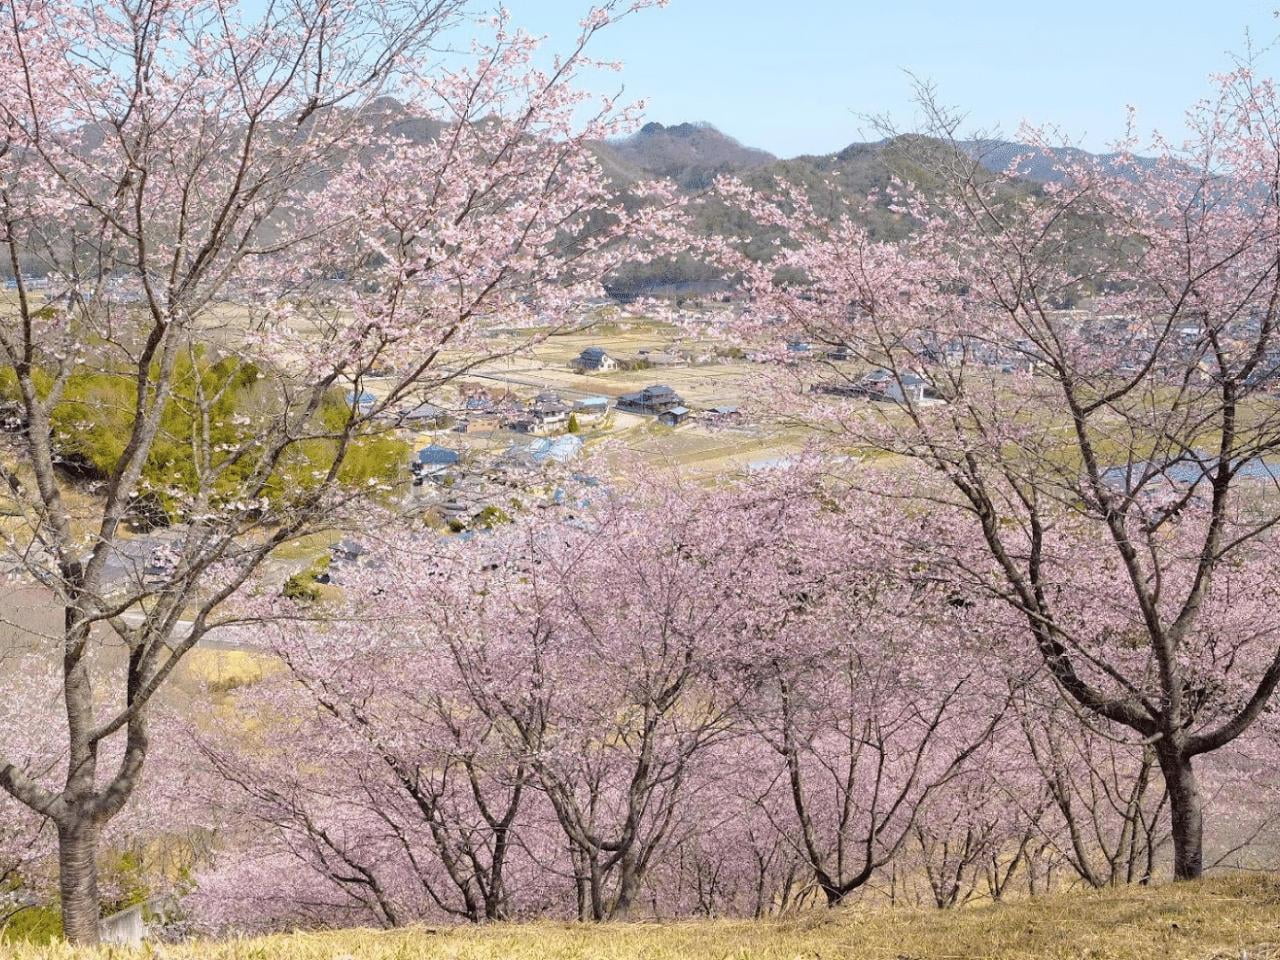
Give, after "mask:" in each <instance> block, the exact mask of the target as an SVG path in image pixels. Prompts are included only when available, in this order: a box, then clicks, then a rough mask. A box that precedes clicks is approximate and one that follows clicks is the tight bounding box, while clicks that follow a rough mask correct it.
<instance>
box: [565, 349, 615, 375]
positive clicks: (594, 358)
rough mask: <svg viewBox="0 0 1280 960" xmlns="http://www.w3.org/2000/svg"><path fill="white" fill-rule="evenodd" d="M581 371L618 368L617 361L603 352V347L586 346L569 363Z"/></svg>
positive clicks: (602, 371) (593, 371)
mask: <svg viewBox="0 0 1280 960" xmlns="http://www.w3.org/2000/svg"><path fill="white" fill-rule="evenodd" d="M570 366H572V367H573V368H575V369H576V370H580V371H582V372H583V373H607V372H608V371H610V370H617V369H618V361H617V360H615V359H614V358H613V357H611V356H609V354H608V353H606V352H605V349H604V347H587V349H585V350H583V351H582V353H580V354H578V356H577V357H575V358H574V360H573V361H572V362H571V363H570Z"/></svg>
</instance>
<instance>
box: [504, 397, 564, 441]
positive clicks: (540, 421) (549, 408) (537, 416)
mask: <svg viewBox="0 0 1280 960" xmlns="http://www.w3.org/2000/svg"><path fill="white" fill-rule="evenodd" d="M571 413H573V408H572V407H571V406H569V404H567V403H565V402H564V400H562V399H561V397H560V395H559V394H558V393H551V392H546V393H540V394H538V395H537V396H536V397H534V398H533V402H532V403H530V404H529V407H528V409H527V410H526V411H525V415H524V416H523V417H521V418H520V419H519V420H517V421H516V422H515V423H514V424H512V426H513V427H514V429H516V430H519V431H520V432H521V433H551V432H553V431H555V430H559V429H563V428H564V427H566V426H568V424H569V415H570V414H571Z"/></svg>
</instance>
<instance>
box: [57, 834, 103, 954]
mask: <svg viewBox="0 0 1280 960" xmlns="http://www.w3.org/2000/svg"><path fill="white" fill-rule="evenodd" d="M97 854H98V825H97V824H96V823H94V822H93V821H92V820H90V819H87V818H74V819H72V820H71V821H69V822H68V823H67V824H66V825H65V826H59V827H58V889H59V893H60V895H61V898H62V934H63V936H64V937H66V938H67V940H68V941H70V942H71V943H74V944H77V945H87V944H96V943H97V942H98V909H99V907H98V860H97Z"/></svg>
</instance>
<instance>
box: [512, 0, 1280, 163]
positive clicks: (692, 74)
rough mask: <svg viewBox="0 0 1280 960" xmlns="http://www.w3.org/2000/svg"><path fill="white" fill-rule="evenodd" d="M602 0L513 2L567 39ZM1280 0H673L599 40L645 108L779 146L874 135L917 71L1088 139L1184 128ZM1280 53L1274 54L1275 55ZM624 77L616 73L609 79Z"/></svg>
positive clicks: (1016, 115) (1274, 27)
mask: <svg viewBox="0 0 1280 960" xmlns="http://www.w3.org/2000/svg"><path fill="white" fill-rule="evenodd" d="M589 3H590V0H506V5H507V8H508V10H509V11H510V12H511V14H512V17H513V19H514V20H515V21H516V22H517V23H519V24H521V25H522V26H525V27H527V28H529V29H531V30H533V31H534V32H537V33H545V34H548V35H549V38H550V41H551V43H552V45H553V46H555V45H557V44H556V41H557V40H558V41H559V45H560V46H563V44H564V43H565V42H567V41H568V39H570V38H571V37H572V36H573V35H574V34H575V33H576V23H577V20H578V19H579V18H580V16H581V14H582V12H583V11H584V10H585V8H586V7H587V6H589ZM1276 7H1280V0H1216V2H1214V0H1204V2H1196V0H1163V2H1159V0H1109V2H1104V0H1075V2H1071V3H1047V2H1044V0H1040V2H1026V0H1024V2H1021V3H1008V2H994V0H968V2H954V3H952V2H945V0H932V2H924V0H888V2H871V0H779V2H767V0H671V4H670V6H669V7H668V8H667V9H665V10H652V11H646V12H644V13H642V14H639V15H637V16H636V17H634V18H633V19H631V20H628V21H627V22H625V23H623V24H620V25H618V26H617V27H616V28H613V29H612V30H611V31H610V32H609V33H608V34H607V35H606V36H604V37H602V38H601V40H600V43H599V45H598V47H597V48H596V50H597V53H599V54H600V55H602V56H606V57H608V58H616V59H620V60H622V61H624V62H625V63H626V69H625V70H624V72H623V74H622V77H621V82H623V83H625V86H626V91H627V94H628V96H631V97H644V98H646V99H647V100H648V101H649V111H648V114H649V119H652V120H658V121H661V122H663V123H677V122H680V121H684V120H707V121H710V122H712V123H714V124H715V125H716V126H718V127H719V128H720V129H722V130H724V131H725V132H726V133H729V134H732V135H733V136H735V137H737V138H738V139H739V140H741V141H743V142H744V143H747V144H749V145H751V146H759V147H763V148H765V149H767V150H770V151H772V152H774V153H777V154H780V155H783V156H792V155H795V154H799V153H825V152H828V151H832V150H837V149H839V148H841V147H843V146H845V145H847V144H848V143H850V142H852V141H854V140H860V139H867V138H868V137H870V136H872V135H873V134H872V131H871V130H869V129H868V127H867V124H866V123H865V121H864V120H863V119H861V116H862V115H864V114H867V113H881V112H884V111H889V112H891V113H893V114H894V115H895V116H897V117H900V118H901V119H902V120H904V121H910V119H911V117H912V107H911V102H910V83H909V81H908V79H907V78H906V76H905V75H904V74H903V71H904V70H908V69H909V70H911V71H913V72H915V73H917V74H919V75H921V76H922V77H926V78H929V79H931V80H933V81H935V82H936V83H937V84H938V87H939V90H940V93H941V95H942V98H943V100H944V101H945V102H947V103H949V104H954V105H956V106H961V107H963V108H964V109H965V110H966V111H967V112H968V114H969V115H970V117H971V118H972V121H973V123H974V124H975V125H980V126H984V127H990V126H996V125H998V126H999V127H1001V128H1002V129H1003V130H1004V132H1005V133H1006V134H1013V133H1015V132H1016V130H1017V127H1018V125H1019V123H1020V122H1021V121H1023V120H1030V121H1033V122H1036V123H1053V124H1057V125H1058V126H1059V127H1060V128H1061V129H1062V130H1063V132H1064V133H1066V134H1068V135H1069V136H1071V137H1073V138H1076V139H1078V140H1079V141H1080V142H1081V143H1082V145H1083V146H1086V147H1088V148H1090V149H1101V148H1104V147H1105V146H1106V145H1107V144H1108V143H1109V142H1111V141H1112V140H1113V139H1114V138H1115V137H1116V136H1117V135H1118V134H1119V133H1121V132H1122V130H1123V125H1124V121H1125V107H1126V106H1127V105H1130V104H1131V105H1133V106H1134V107H1136V108H1137V109H1138V111H1139V120H1140V124H1141V126H1142V128H1144V129H1149V128H1152V127H1156V128H1159V129H1161V130H1163V131H1168V132H1171V133H1173V134H1175V135H1180V134H1181V123H1182V116H1183V113H1184V111H1185V109H1186V107H1187V106H1188V105H1189V104H1190V103H1191V102H1192V101H1194V100H1195V99H1197V98H1199V97H1200V96H1203V95H1204V94H1205V93H1206V92H1207V91H1208V89H1209V87H1208V79H1207V78H1208V76H1209V74H1211V73H1213V72H1215V71H1221V70H1224V69H1226V68H1227V67H1229V66H1230V63H1231V60H1230V56H1229V55H1230V53H1231V52H1233V51H1240V50H1242V49H1243V48H1244V44H1245V31H1246V30H1249V31H1250V32H1251V34H1252V36H1253V38H1254V41H1255V43H1258V44H1269V43H1270V42H1271V41H1272V40H1273V39H1274V37H1275V36H1276V34H1277V33H1280V21H1277V20H1276V19H1275V17H1274V15H1273V10H1274V9H1275V8H1276ZM1270 59H1271V61H1272V62H1273V63H1274V62H1275V60H1276V58H1275V57H1272V58H1270ZM601 82H602V83H607V84H609V85H610V89H613V88H614V87H615V86H616V85H617V84H618V83H619V82H620V81H619V78H618V77H616V76H613V75H609V76H607V77H605V78H602V81H601Z"/></svg>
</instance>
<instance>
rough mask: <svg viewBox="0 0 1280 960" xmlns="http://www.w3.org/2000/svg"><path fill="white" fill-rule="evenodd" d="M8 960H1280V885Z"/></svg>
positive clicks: (300, 938) (58, 948)
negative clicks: (96, 959) (956, 907)
mask: <svg viewBox="0 0 1280 960" xmlns="http://www.w3.org/2000/svg"><path fill="white" fill-rule="evenodd" d="M11 951H12V952H10V953H8V954H6V956H7V957H10V958H12V960H80V958H91V957H104V958H105V957H109V956H110V957H129V956H142V957H157V958H159V957H163V958H168V960H276V958H279V960H393V958H394V960H409V958H415V960H416V958H422V960H437V958H438V960H570V958H572V960H719V958H724V960H730V958H732V960H801V958H806V960H807V958H813V960H818V958H821V960H839V958H848V960H854V958H857V960H907V958H911V960H933V958H938V960H942V958H974V960H981V958H990V960H996V958H999V960H1005V958H1037V960H1040V958H1043V960H1066V958H1076V957H1081V958H1084V957H1088V958H1092V960H1112V958H1114V960H1143V958H1160V960H1210V958H1212V960H1227V958H1231V960H1244V958H1246V957H1247V958H1249V960H1269V958H1275V957H1280V881H1277V880H1276V879H1275V878H1262V877H1226V878H1216V879H1213V880H1205V881H1201V882H1198V883H1185V884H1177V885H1168V886H1161V887H1155V888H1142V887H1126V888H1123V889H1119V890H1107V891H1100V892H1094V893H1064V894H1058V895H1054V896H1051V897H1044V898H1039V899H1036V900H1030V901H1022V902H1017V903H1011V904H996V905H987V906H981V907H973V908H969V909H962V910H953V911H939V910H924V909H896V910H895V909H887V908H872V909H861V908H858V907H850V908H847V909H844V910H840V911H834V912H827V911H815V912H812V913H808V914H804V915H801V916H799V917H797V918H794V919H789V920H773V921H757V922H751V921H715V920H711V921H700V922H684V923H668V924H663V925H660V926H659V925H656V924H647V923H633V924H603V925H595V926H591V925H561V924H550V923H538V924H524V925H522V924H506V925H493V926H486V927H468V928H460V929H456V930H446V931H440V930H428V929H410V930H404V931H396V932H390V933H388V932H380V931H368V930H351V931H341V932H336V933H307V934H303V933H300V934H291V935H281V936H276V937H267V938H261V939H255V940H240V941H229V942H225V943H201V942H199V941H195V942H191V943H186V944H182V945H180V946H155V947H146V948H143V949H142V950H140V951H136V952H130V951H124V950H115V951H111V950H108V949H100V950H97V951H93V950H75V949H73V948H71V947H68V946H65V945H61V944H59V945H54V946H46V947H22V946H16V947H13V948H11Z"/></svg>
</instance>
